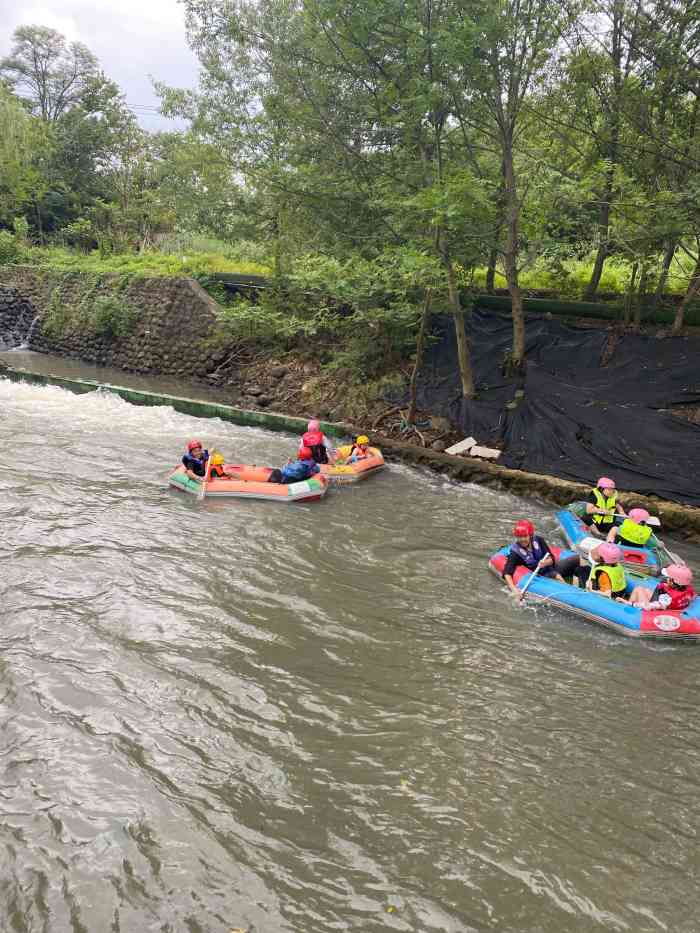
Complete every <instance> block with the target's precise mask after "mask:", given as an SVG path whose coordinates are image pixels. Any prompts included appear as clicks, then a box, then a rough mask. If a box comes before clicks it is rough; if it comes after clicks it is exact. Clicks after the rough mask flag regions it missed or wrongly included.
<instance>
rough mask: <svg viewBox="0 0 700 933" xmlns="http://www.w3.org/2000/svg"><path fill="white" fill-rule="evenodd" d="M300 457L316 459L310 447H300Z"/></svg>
mask: <svg viewBox="0 0 700 933" xmlns="http://www.w3.org/2000/svg"><path fill="white" fill-rule="evenodd" d="M299 459H300V460H313V459H314V455H313V451H311V450H309V448H308V447H300V448H299Z"/></svg>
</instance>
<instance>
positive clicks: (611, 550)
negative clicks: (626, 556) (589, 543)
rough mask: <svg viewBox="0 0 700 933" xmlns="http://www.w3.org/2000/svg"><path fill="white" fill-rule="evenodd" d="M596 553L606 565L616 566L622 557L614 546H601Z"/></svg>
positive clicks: (618, 549) (619, 550) (620, 552)
mask: <svg viewBox="0 0 700 933" xmlns="http://www.w3.org/2000/svg"><path fill="white" fill-rule="evenodd" d="M598 553H599V554H600V556H601V557H602V558H603V560H604V561H605V563H606V564H616V563H617V562H618V561H619V560H620V558H621V557H622V551H621V549H620V548H619V547H618V546H617V545H616V544H607V543H606V544H601V545H600V547H599V548H598Z"/></svg>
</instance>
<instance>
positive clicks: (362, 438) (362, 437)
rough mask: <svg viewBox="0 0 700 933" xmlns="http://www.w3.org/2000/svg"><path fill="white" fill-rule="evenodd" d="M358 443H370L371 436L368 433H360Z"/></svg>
mask: <svg viewBox="0 0 700 933" xmlns="http://www.w3.org/2000/svg"><path fill="white" fill-rule="evenodd" d="M356 443H357V444H369V438H368V437H367V435H366V434H360V436H359V437H358V438H357V441H356Z"/></svg>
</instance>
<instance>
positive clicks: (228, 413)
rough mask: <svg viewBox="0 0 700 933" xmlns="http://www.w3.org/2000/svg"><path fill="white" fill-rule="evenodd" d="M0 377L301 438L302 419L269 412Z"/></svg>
mask: <svg viewBox="0 0 700 933" xmlns="http://www.w3.org/2000/svg"><path fill="white" fill-rule="evenodd" d="M0 376H4V377H5V378H6V379H11V380H12V381H13V382H28V383H31V384H32V385H43V386H49V385H50V386H57V387H58V388H60V389H65V390H66V391H68V392H74V393H76V394H77V395H84V394H85V393H87V392H95V391H97V390H98V389H103V390H104V391H106V392H113V393H114V394H115V395H118V396H119V397H120V398H123V399H124V401H126V402H130V403H131V404H132V405H151V406H157V405H168V406H170V407H171V408H173V409H174V410H175V411H178V412H180V413H181V414H183V415H193V416H194V417H196V418H220V419H221V420H222V421H228V422H230V423H231V424H240V425H244V426H246V427H258V428H266V429H267V430H270V431H290V432H291V433H292V434H303V433H304V431H306V425H307V420H306V418H296V417H293V416H291V415H283V414H279V413H278V412H273V411H252V410H250V409H247V408H234V407H233V406H232V405H223V404H219V403H218V402H208V401H205V400H203V399H193V398H184V397H180V396H178V395H163V394H161V393H158V392H146V391H145V390H143V389H131V388H128V387H126V386H115V385H111V384H110V383H107V382H92V381H90V380H89V379H66V378H64V377H63V376H54V375H52V374H51V373H46V374H43V373H33V372H30V371H29V370H26V369H9V368H8V369H2V370H0ZM321 428H322V430H323V431H325V432H326V434H329V435H331V436H333V437H343V436H344V435H345V429H344V426H343V425H338V424H333V423H332V422H323V421H322V422H321Z"/></svg>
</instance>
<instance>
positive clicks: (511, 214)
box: [503, 133, 525, 370]
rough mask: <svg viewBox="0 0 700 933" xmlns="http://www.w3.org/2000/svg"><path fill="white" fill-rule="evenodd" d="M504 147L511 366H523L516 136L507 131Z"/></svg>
mask: <svg viewBox="0 0 700 933" xmlns="http://www.w3.org/2000/svg"><path fill="white" fill-rule="evenodd" d="M503 150H504V151H503V171H504V181H505V204H506V222H507V231H506V232H507V236H506V249H505V258H504V265H505V270H506V282H507V283H508V292H509V294H510V303H511V315H512V317H513V352H512V357H511V361H510V363H511V368H512V369H514V370H517V369H520V368H521V367H522V365H523V360H524V359H525V316H524V314H523V296H522V292H521V290H520V283H519V280H518V251H519V247H520V244H519V242H518V240H519V220H520V205H519V204H518V191H517V187H516V178H515V167H514V165H513V139H512V136H511V135H510V134H508V133H506V134H505V135H504V139H503Z"/></svg>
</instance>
